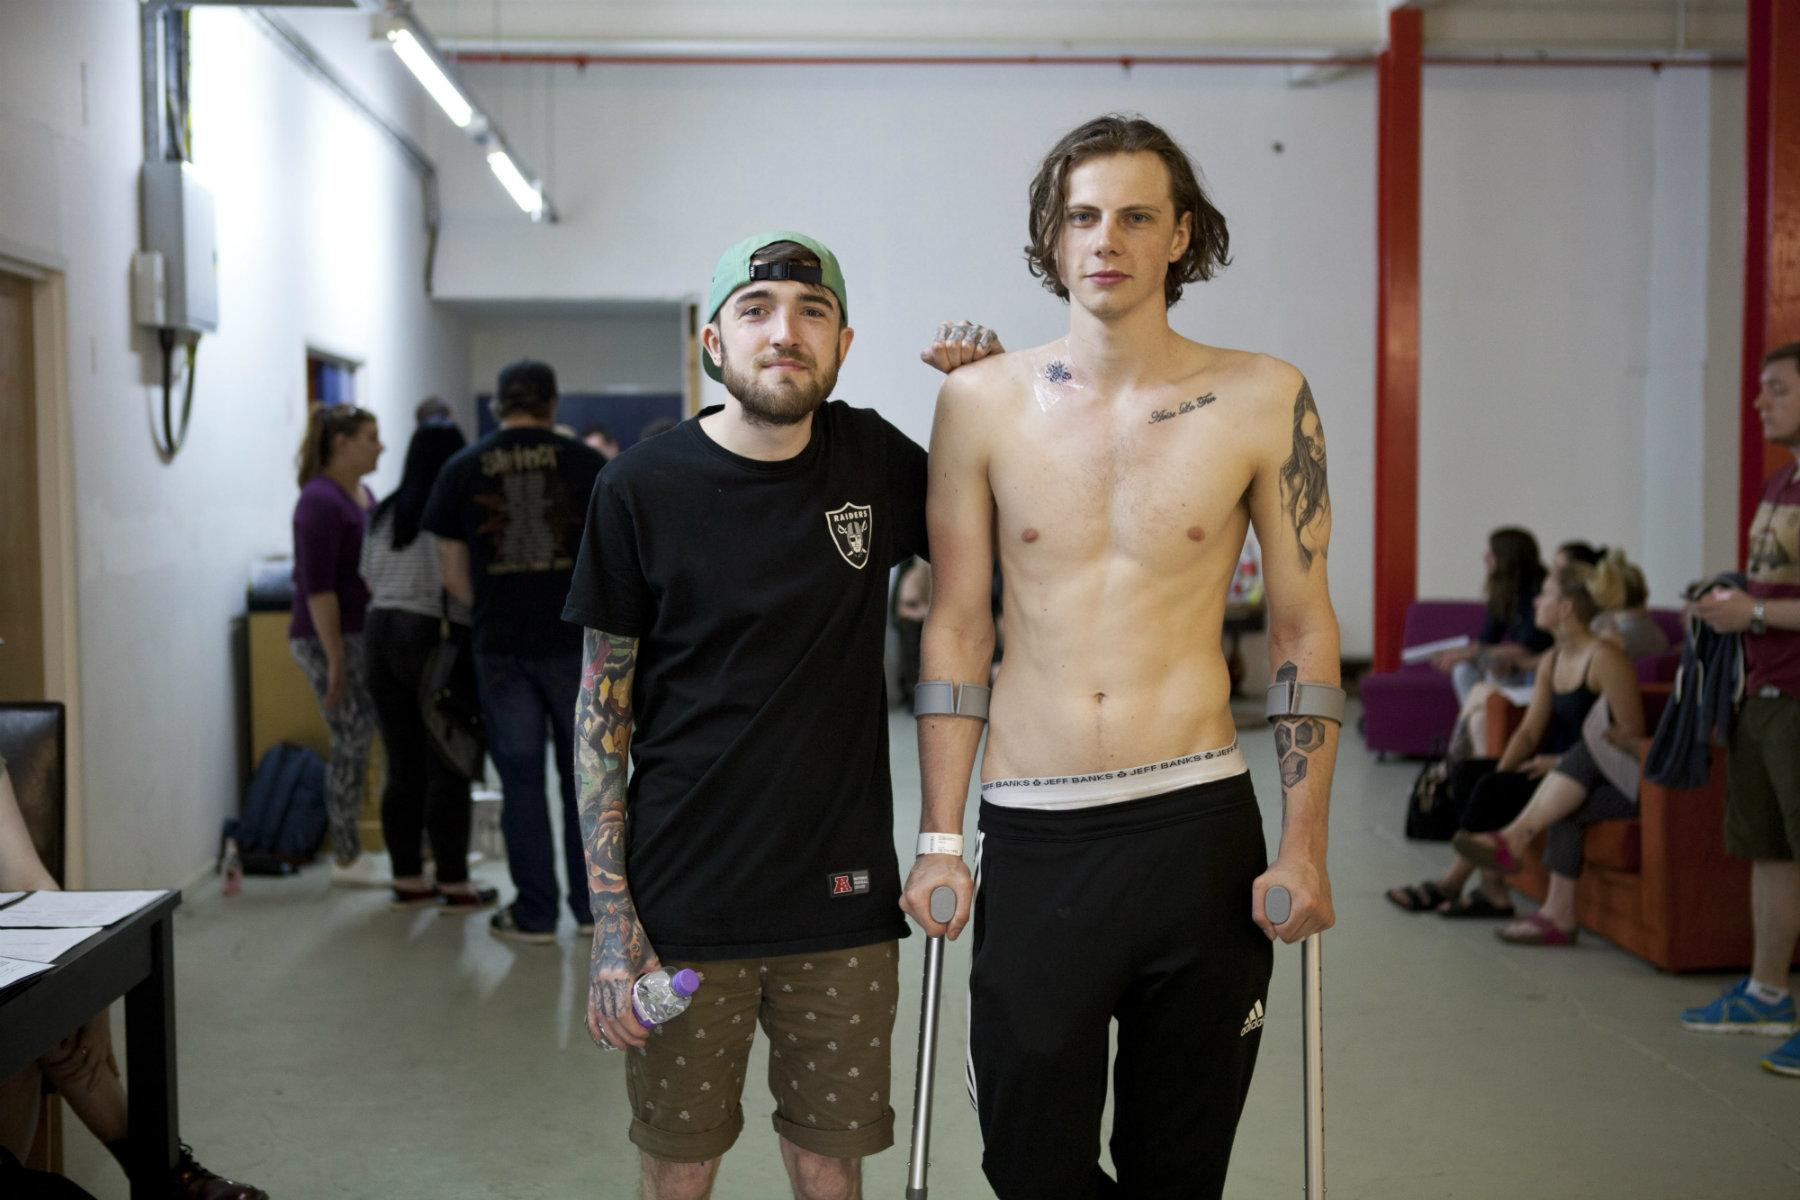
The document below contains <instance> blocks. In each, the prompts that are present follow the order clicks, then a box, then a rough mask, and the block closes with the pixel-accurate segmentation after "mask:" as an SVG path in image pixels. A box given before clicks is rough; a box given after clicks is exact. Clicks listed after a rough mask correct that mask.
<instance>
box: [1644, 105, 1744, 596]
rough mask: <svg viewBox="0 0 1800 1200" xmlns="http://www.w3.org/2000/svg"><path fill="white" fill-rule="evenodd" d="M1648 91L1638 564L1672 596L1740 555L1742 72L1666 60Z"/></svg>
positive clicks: (1660, 592)
mask: <svg viewBox="0 0 1800 1200" xmlns="http://www.w3.org/2000/svg"><path fill="white" fill-rule="evenodd" d="M1654 90H1655V97H1654V115H1655V122H1656V129H1655V156H1656V182H1655V189H1654V193H1653V197H1652V204H1653V225H1654V230H1655V237H1654V241H1653V244H1652V247H1651V257H1650V336H1649V347H1648V356H1649V357H1648V363H1647V366H1648V371H1647V377H1646V380H1645V389H1644V395H1645V418H1646V419H1645V424H1644V454H1643V469H1644V477H1643V496H1644V538H1643V551H1644V557H1643V566H1644V572H1645V575H1646V577H1647V578H1648V580H1649V583H1650V590H1651V596H1652V598H1653V600H1654V601H1656V602H1658V603H1662V604H1673V603H1674V602H1675V600H1676V597H1677V596H1678V595H1679V593H1680V590H1681V589H1682V588H1683V587H1684V586H1686V584H1687V583H1688V582H1689V581H1690V580H1693V579H1697V578H1700V577H1701V576H1703V575H1706V574H1710V573H1712V572H1716V571H1720V570H1724V569H1727V568H1728V567H1731V566H1733V565H1734V564H1735V560H1736V557H1737V492H1736V488H1735V486H1734V485H1735V482H1736V479H1737V439H1738V429H1739V423H1738V420H1737V412H1738V408H1739V403H1740V401H1739V397H1738V370H1737V368H1738V361H1739V358H1740V356H1741V353H1742V351H1741V349H1740V343H1741V338H1742V332H1743V326H1742V313H1743V289H1742V286H1741V271H1742V263H1743V253H1744V243H1743V234H1744V223H1743V197H1744V178H1743V171H1742V169H1741V168H1742V154H1743V129H1744V103H1743V74H1742V72H1739V71H1730V72H1704V73H1702V72H1695V71H1669V72H1665V73H1664V74H1663V75H1662V76H1661V77H1659V78H1658V79H1657V80H1656V82H1655V85H1654ZM1709 158H1710V159H1714V160H1715V161H1717V162H1719V163H1720V165H1721V166H1722V168H1723V169H1715V170H1713V171H1710V172H1709V171H1707V170H1704V169H1701V165H1702V164H1705V163H1707V162H1708V160H1709Z"/></svg>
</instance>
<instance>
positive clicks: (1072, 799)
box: [981, 742, 1250, 810]
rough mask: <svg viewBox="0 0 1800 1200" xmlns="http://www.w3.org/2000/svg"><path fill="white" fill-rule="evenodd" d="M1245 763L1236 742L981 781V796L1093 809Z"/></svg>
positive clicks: (1008, 803) (1007, 802)
mask: <svg viewBox="0 0 1800 1200" xmlns="http://www.w3.org/2000/svg"><path fill="white" fill-rule="evenodd" d="M1249 769H1250V766H1249V764H1248V763H1246V762H1245V761H1244V755H1243V752H1242V751H1240V750H1239V749H1238V744H1237V743H1236V742H1232V743H1231V745H1229V746H1223V747H1220V748H1219V749H1217V750H1201V751H1199V752H1197V753H1194V754H1187V755H1183V756H1182V757H1181V758H1171V759H1169V760H1168V761H1167V762H1159V763H1146V764H1145V765H1144V766H1141V767H1120V768H1119V769H1118V770H1116V771H1097V772H1095V773H1094V774H1092V775H1052V776H1049V777H1046V778H1023V779H992V780H989V781H988V782H986V783H984V784H982V785H981V798H982V799H983V800H985V801H987V802H988V803H989V804H997V805H999V806H1000V807H1002V808H1037V809H1047V810H1058V809H1069V808H1093V807H1096V806H1098V805H1101V804H1117V803H1119V802H1120V801H1121V800H1138V799H1142V798H1143V797H1145V796H1159V795H1162V794H1163V793H1165V792H1174V791H1179V790H1181V789H1182V788H1187V787H1194V786H1196V785H1198V784H1202V783H1211V782H1213V781H1214V780H1216V779H1227V778H1229V777H1231V776H1233V775H1241V774H1243V773H1244V772H1245V771H1248V770H1249Z"/></svg>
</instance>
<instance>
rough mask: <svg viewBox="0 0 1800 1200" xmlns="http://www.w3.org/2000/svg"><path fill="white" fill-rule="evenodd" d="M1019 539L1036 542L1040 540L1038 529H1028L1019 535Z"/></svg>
mask: <svg viewBox="0 0 1800 1200" xmlns="http://www.w3.org/2000/svg"><path fill="white" fill-rule="evenodd" d="M1019 540H1020V541H1021V542H1035V541H1037V540H1038V531H1037V530H1035V529H1027V530H1026V531H1025V532H1024V533H1021V534H1020V535H1019Z"/></svg>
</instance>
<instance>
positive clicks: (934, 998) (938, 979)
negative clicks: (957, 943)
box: [906, 884, 956, 1200]
mask: <svg viewBox="0 0 1800 1200" xmlns="http://www.w3.org/2000/svg"><path fill="white" fill-rule="evenodd" d="M955 915H956V892H955V891H954V890H953V889H952V888H951V887H950V886H949V885H947V884H942V885H939V886H938V887H935V888H932V889H931V919H932V920H934V921H937V922H939V923H940V924H944V925H948V924H949V923H950V918H951V917H954V916H955ZM943 981H944V939H943V936H942V935H941V934H940V935H939V936H937V937H931V938H926V939H925V995H924V997H923V999H922V1000H921V1001H920V1004H919V1065H918V1071H917V1075H918V1079H917V1086H916V1087H915V1089H914V1091H913V1119H912V1154H911V1157H909V1158H908V1159H907V1166H906V1200H925V1169H926V1168H927V1167H928V1166H930V1165H931V1164H930V1163H929V1162H928V1161H927V1160H928V1156H929V1155H930V1153H931V1090H932V1086H933V1079H932V1077H933V1076H934V1075H936V1074H937V1035H938V989H939V985H941V984H942V983H943Z"/></svg>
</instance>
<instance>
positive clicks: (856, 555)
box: [825, 504, 875, 571]
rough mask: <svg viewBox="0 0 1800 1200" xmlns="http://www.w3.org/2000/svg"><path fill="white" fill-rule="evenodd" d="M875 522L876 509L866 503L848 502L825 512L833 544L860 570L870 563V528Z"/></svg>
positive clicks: (848, 561)
mask: <svg viewBox="0 0 1800 1200" xmlns="http://www.w3.org/2000/svg"><path fill="white" fill-rule="evenodd" d="M874 523H875V510H874V509H872V508H870V507H869V506H868V505H866V504H846V505H844V507H842V508H839V509H835V510H833V511H831V512H828V513H826V514H825V524H826V527H827V528H829V529H830V530H831V543H832V545H834V546H836V547H837V552H838V553H839V554H841V555H843V556H844V561H845V562H847V563H849V564H850V565H851V566H853V567H855V568H856V569H857V570H859V571H860V570H862V569H863V568H864V567H865V566H867V565H868V563H869V530H870V528H871V527H872V526H873V525H874Z"/></svg>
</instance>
